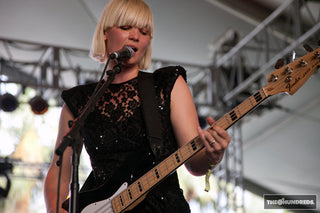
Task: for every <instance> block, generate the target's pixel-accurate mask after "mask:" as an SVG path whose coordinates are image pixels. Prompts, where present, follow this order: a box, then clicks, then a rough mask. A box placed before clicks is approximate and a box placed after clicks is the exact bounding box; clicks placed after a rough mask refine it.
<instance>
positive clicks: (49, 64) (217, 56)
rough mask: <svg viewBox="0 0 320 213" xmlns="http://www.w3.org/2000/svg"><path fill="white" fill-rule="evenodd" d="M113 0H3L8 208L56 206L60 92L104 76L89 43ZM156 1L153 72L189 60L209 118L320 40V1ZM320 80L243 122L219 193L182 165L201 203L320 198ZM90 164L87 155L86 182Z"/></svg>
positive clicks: (0, 31) (220, 173)
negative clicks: (50, 183)
mask: <svg viewBox="0 0 320 213" xmlns="http://www.w3.org/2000/svg"><path fill="white" fill-rule="evenodd" d="M107 2H108V1H106V0H68V1H65V0H54V1H52V0H0V107H1V109H0V212H4V213H9V212H10V213H11V212H34V213H38V212H45V205H44V200H43V180H44V177H45V175H46V172H47V168H48V164H49V162H50V159H51V155H52V152H53V146H54V143H55V138H56V134H57V126H58V118H59V115H60V109H61V106H62V100H61V98H60V94H61V91H62V90H63V89H66V88H70V87H72V86H75V85H77V84H84V83H86V82H89V81H97V80H98V79H99V77H100V75H101V73H102V69H103V65H101V64H98V63H96V62H94V61H92V60H91V59H89V57H88V52H89V48H90V45H91V40H92V35H93V31H94V28H95V25H96V23H97V21H98V19H99V16H100V14H101V12H102V10H103V8H104V6H105V5H106V4H107ZM146 2H147V3H148V4H149V6H150V7H151V9H152V11H153V14H154V19H155V38H154V41H153V54H152V58H153V61H152V65H151V68H150V69H149V71H151V72H152V71H153V70H155V69H156V68H158V67H162V66H166V65H181V66H183V67H185V68H186V70H187V78H188V85H189V87H190V89H191V91H192V93H193V96H194V101H195V104H196V107H197V110H198V113H199V119H200V123H201V124H202V125H203V127H206V124H205V118H206V117H207V116H212V117H214V118H215V119H216V120H219V119H220V118H222V117H223V116H224V115H226V118H229V117H228V116H231V115H232V114H233V113H235V114H236V115H237V113H238V110H239V109H236V110H233V109H234V108H235V107H236V106H237V105H238V104H240V103H241V102H243V101H245V100H246V99H247V98H249V97H251V96H252V95H254V94H256V92H257V91H258V90H259V89H261V88H263V87H264V86H265V85H266V84H267V83H268V75H269V74H270V73H271V72H273V71H275V70H276V69H280V68H281V67H282V66H285V65H286V64H288V63H290V62H292V61H294V60H295V59H297V58H299V57H302V56H304V55H305V54H307V53H308V52H310V51H312V50H313V49H317V48H319V46H318V45H319V40H320V31H319V29H320V1H318V0H268V1H266V0H161V1H156V0H146ZM306 44H307V45H306ZM279 59H282V62H283V63H280V61H279ZM277 62H278V63H277ZM276 64H277V66H275V65H276ZM319 85H320V75H319V71H316V72H315V74H313V75H312V76H311V78H310V79H309V80H308V81H307V82H306V83H305V84H304V85H303V87H302V88H301V89H300V90H299V91H298V92H297V93H295V94H294V96H290V95H287V94H283V93H281V94H276V95H274V96H272V97H270V98H268V99H267V100H266V101H264V102H263V103H261V104H260V105H259V107H257V108H256V109H255V110H254V111H253V112H251V113H249V114H248V115H246V117H245V118H243V119H241V121H239V122H237V123H236V124H235V125H233V126H231V127H230V128H229V129H228V131H229V133H230V134H231V136H232V142H231V144H230V146H229V149H228V151H227V153H226V155H225V156H224V160H223V162H222V163H221V164H220V165H219V167H217V168H216V169H215V170H213V171H212V175H211V176H210V191H209V192H205V191H204V188H205V178H204V177H193V176H191V175H190V174H188V173H187V172H186V171H185V169H184V167H181V168H179V170H178V172H179V178H180V180H181V187H182V188H183V190H184V193H185V196H186V198H187V199H188V201H189V202H190V205H191V207H192V212H297V210H295V209H293V210H281V209H280V210H267V209H265V208H264V200H263V195H265V194H284V195H290V194H295V195H296V194H303V195H305V194H312V195H317V196H318V197H319V195H320V172H319V171H320V165H319V162H320V140H319V138H320V133H319V129H320V107H319V104H320V86H319ZM254 97H255V96H254ZM238 116H239V115H238ZM229 119H231V118H229ZM89 172H90V165H89V163H88V157H87V156H86V153H85V152H83V153H82V157H81V165H80V181H81V183H83V181H84V180H85V178H86V175H87V174H88V173H89ZM318 206H319V201H318ZM308 212H319V209H317V210H311V211H308Z"/></svg>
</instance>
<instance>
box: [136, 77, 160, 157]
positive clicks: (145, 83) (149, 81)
mask: <svg viewBox="0 0 320 213" xmlns="http://www.w3.org/2000/svg"><path fill="white" fill-rule="evenodd" d="M138 90H139V93H140V102H141V106H142V113H143V118H144V122H145V125H146V131H147V137H148V140H149V143H150V148H151V150H152V152H153V154H154V156H155V157H156V159H157V160H158V159H159V157H160V154H161V149H162V146H163V138H162V128H161V117H160V113H159V111H158V107H157V103H156V91H155V87H154V80H153V74H152V73H147V72H142V71H140V72H139V75H138Z"/></svg>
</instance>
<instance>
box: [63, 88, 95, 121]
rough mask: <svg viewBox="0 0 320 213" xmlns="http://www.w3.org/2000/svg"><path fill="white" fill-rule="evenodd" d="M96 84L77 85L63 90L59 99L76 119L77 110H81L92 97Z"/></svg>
mask: <svg viewBox="0 0 320 213" xmlns="http://www.w3.org/2000/svg"><path fill="white" fill-rule="evenodd" d="M96 85H97V83H90V84H85V85H79V86H75V87H72V88H70V89H67V90H63V91H62V93H61V98H62V99H63V101H64V102H65V104H66V105H67V106H68V108H69V109H70V110H71V112H72V114H73V115H74V116H75V117H76V116H77V113H78V112H79V109H81V108H82V107H83V106H84V105H85V104H86V103H87V101H88V99H89V97H90V96H91V95H92V93H93V91H94V88H95V87H96Z"/></svg>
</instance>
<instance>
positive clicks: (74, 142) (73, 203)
mask: <svg viewBox="0 0 320 213" xmlns="http://www.w3.org/2000/svg"><path fill="white" fill-rule="evenodd" d="M106 66H107V65H106ZM121 68H122V64H121V61H120V60H118V63H117V64H116V65H115V66H114V67H113V69H112V70H108V71H107V75H108V78H107V81H105V82H104V83H103V85H102V86H101V87H100V88H99V89H98V90H97V92H96V93H95V94H93V96H92V97H91V98H90V100H89V101H88V103H87V104H86V107H85V108H84V110H83V111H82V112H81V114H80V115H79V116H78V117H77V118H76V119H74V120H73V121H70V122H69V126H70V130H69V132H68V133H67V134H66V135H65V136H64V137H63V138H62V140H61V143H60V145H59V146H58V148H57V149H56V150H55V153H56V154H57V155H59V156H60V157H59V160H58V162H57V165H58V166H62V156H63V152H64V151H65V149H66V148H67V147H68V146H71V148H72V150H73V154H72V171H71V173H72V177H71V183H70V194H71V195H70V200H69V212H70V213H77V212H79V205H78V199H79V198H78V192H79V158H80V150H81V145H82V144H81V142H80V141H81V136H80V128H81V127H82V126H83V124H84V122H85V120H86V118H87V117H88V115H89V114H90V113H91V112H92V111H93V110H94V107H95V104H96V102H97V101H98V100H99V98H100V97H101V96H102V95H103V93H104V92H105V91H106V89H107V88H108V86H109V85H110V84H111V82H112V81H113V80H114V77H115V75H116V74H118V73H120V72H121Z"/></svg>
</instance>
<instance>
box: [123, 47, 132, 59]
mask: <svg viewBox="0 0 320 213" xmlns="http://www.w3.org/2000/svg"><path fill="white" fill-rule="evenodd" d="M125 48H126V49H127V50H128V51H129V55H130V56H129V58H131V57H132V56H133V53H134V50H133V49H132V47H129V46H125Z"/></svg>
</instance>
